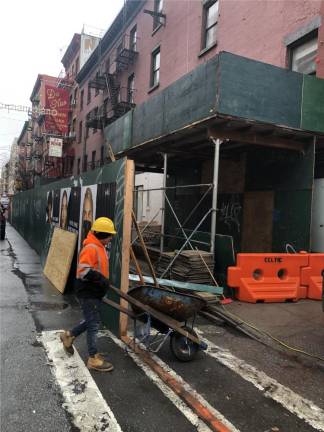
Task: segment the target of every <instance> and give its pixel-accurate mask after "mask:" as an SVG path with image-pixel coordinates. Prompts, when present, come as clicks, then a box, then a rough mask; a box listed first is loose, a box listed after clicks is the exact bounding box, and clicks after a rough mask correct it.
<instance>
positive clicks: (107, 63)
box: [106, 57, 110, 74]
mask: <svg viewBox="0 0 324 432" xmlns="http://www.w3.org/2000/svg"><path fill="white" fill-rule="evenodd" d="M109 71H110V57H108V58H107V60H106V72H107V73H108V74H109Z"/></svg>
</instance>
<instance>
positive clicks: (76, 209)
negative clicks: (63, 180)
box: [67, 186, 81, 234]
mask: <svg viewBox="0 0 324 432" xmlns="http://www.w3.org/2000/svg"><path fill="white" fill-rule="evenodd" d="M80 201H81V187H80V186H76V187H72V188H71V193H70V198H69V204H68V228H67V229H68V231H71V232H74V233H77V234H78V233H79V220H80Z"/></svg>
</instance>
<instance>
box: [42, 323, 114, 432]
mask: <svg viewBox="0 0 324 432" xmlns="http://www.w3.org/2000/svg"><path fill="white" fill-rule="evenodd" d="M59 333H60V331H57V330H56V331H43V332H42V333H41V335H40V336H39V340H40V342H41V343H42V344H43V346H44V348H45V350H46V353H47V357H48V361H49V365H50V366H52V372H53V374H54V376H55V378H56V380H57V382H58V384H59V386H60V388H61V392H62V395H63V398H64V401H65V402H64V405H63V406H64V408H65V409H66V410H67V411H68V412H69V413H70V414H71V416H72V418H73V422H74V424H75V426H77V427H78V428H79V429H80V431H82V432H90V431H91V432H93V431H95V430H105V431H106V432H122V430H121V428H120V426H119V424H118V422H117V420H116V418H115V416H114V414H113V412H112V411H111V409H110V408H109V406H108V404H107V402H106V401H105V400H104V398H103V397H102V394H101V393H100V391H99V389H98V387H97V385H96V383H95V381H94V380H93V378H92V376H91V374H90V372H89V371H88V369H87V367H86V366H85V364H84V362H83V360H82V359H81V357H80V356H79V354H78V352H77V350H75V353H74V355H73V356H71V357H69V356H67V354H65V352H64V350H63V349H62V343H61V342H60V339H59Z"/></svg>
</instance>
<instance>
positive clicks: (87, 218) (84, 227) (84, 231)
mask: <svg viewBox="0 0 324 432" xmlns="http://www.w3.org/2000/svg"><path fill="white" fill-rule="evenodd" d="M96 204H97V185H96V184H95V185H91V186H82V189H81V202H80V223H79V244H78V250H80V248H81V246H82V243H83V240H84V239H85V238H86V237H87V235H88V232H89V231H90V228H91V225H92V223H93V222H94V220H95V215H96Z"/></svg>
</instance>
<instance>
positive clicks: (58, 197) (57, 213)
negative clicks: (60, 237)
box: [52, 189, 61, 227]
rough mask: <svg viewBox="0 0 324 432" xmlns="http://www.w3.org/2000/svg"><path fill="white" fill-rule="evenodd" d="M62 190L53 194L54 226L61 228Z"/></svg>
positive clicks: (57, 190)
mask: <svg viewBox="0 0 324 432" xmlns="http://www.w3.org/2000/svg"><path fill="white" fill-rule="evenodd" d="M60 204H61V189H56V190H54V193H53V212H52V225H54V226H57V227H58V226H59V220H60Z"/></svg>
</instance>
